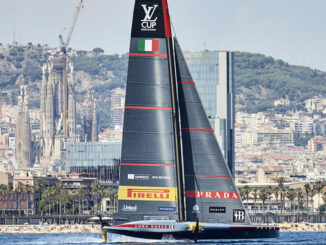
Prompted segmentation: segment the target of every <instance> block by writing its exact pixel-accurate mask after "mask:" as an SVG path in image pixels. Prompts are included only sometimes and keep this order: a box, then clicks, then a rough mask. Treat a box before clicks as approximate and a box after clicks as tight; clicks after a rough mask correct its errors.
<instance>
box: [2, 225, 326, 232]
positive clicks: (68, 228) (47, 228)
mask: <svg viewBox="0 0 326 245" xmlns="http://www.w3.org/2000/svg"><path fill="white" fill-rule="evenodd" d="M259 225H271V224H259ZM272 225H274V226H279V227H280V231H281V232H326V224H325V223H287V222H284V223H282V224H276V223H273V224H272ZM100 228H101V226H100V225H97V224H73V225H70V224H69V225H67V224H66V225H51V224H43V225H0V235H3V234H68V233H76V234H78V233H82V234H88V233H92V234H100V232H99V231H100Z"/></svg>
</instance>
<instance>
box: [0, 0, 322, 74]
mask: <svg viewBox="0 0 326 245" xmlns="http://www.w3.org/2000/svg"><path fill="white" fill-rule="evenodd" d="M77 3H78V1H77V0H74V1H69V2H67V1H63V0H57V1H55V2H54V1H40V0H31V1H28V2H25V1H22V0H11V1H8V0H0V6H2V8H1V9H0V36H1V37H2V38H1V42H3V43H12V42H13V40H14V32H15V40H16V41H18V42H19V43H27V42H33V43H42V44H43V43H47V44H49V45H50V46H51V47H57V46H59V40H58V35H59V34H63V36H64V37H65V36H66V35H67V29H69V26H70V24H71V22H72V18H73V14H74V10H75V7H76V6H77ZM295 3H296V4H295V6H293V2H292V1H285V2H284V1H280V0H277V1H273V2H267V1H258V0H251V1H246V3H244V2H243V1H239V0H231V1H227V2H223V1H216V0H206V1H205V4H203V3H202V2H199V1H198V0H187V1H186V0H178V1H170V2H169V4H170V9H171V18H172V22H173V25H174V27H175V31H176V33H177V36H178V38H179V41H180V43H181V44H182V46H183V47H184V49H186V50H190V51H198V50H202V49H204V48H207V49H210V50H230V51H248V52H256V53H262V54H265V55H268V56H272V57H274V58H276V59H283V60H284V61H286V62H289V63H290V64H295V65H304V66H310V67H312V68H317V69H320V70H323V71H326V63H325V62H324V60H323V56H325V55H326V48H325V47H324V43H325V41H326V34H324V33H323V32H321V31H319V30H320V29H322V23H324V22H325V18H326V17H325V16H324V14H323V9H325V7H326V3H325V2H323V1H321V0H318V1H317V0H316V1H314V4H311V3H310V2H307V1H296V2H295ZM132 8H133V1H128V0H124V1H121V2H113V1H107V0H94V1H84V8H83V9H82V10H81V12H80V16H79V19H78V21H77V24H76V28H75V31H74V34H73V36H72V39H71V47H72V48H74V49H83V50H90V49H93V48H95V47H101V48H103V49H104V50H105V52H106V53H107V54H112V53H125V52H127V50H128V47H129V36H130V23H131V15H132ZM35 10H36V11H35ZM13 13H15V14H13ZM58 13H60V15H59V14H58ZM196 15H198V16H200V18H198V19H194V18H193V16H196ZM190 20H191V21H190ZM112 23H114V24H113V25H112ZM64 28H65V30H64ZM14 29H15V31H14ZM194 29H195V30H196V33H193V30H194Z"/></svg>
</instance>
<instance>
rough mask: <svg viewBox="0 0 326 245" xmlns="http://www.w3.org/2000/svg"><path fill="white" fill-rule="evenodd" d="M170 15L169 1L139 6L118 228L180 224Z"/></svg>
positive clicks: (139, 1) (149, 0)
mask: <svg viewBox="0 0 326 245" xmlns="http://www.w3.org/2000/svg"><path fill="white" fill-rule="evenodd" d="M167 11H168V10H167V3H166V0H136V3H135V8H134V17H133V25H132V33H131V43H130V53H129V65H128V78H127V91H126V101H125V114H124V126H123V140H122V154H121V164H120V166H121V168H120V186H119V194H118V200H119V201H118V214H117V216H116V217H115V220H116V223H121V222H130V221H137V220H144V219H174V220H176V219H178V216H177V215H178V211H177V209H178V204H177V201H178V197H177V178H176V167H177V166H176V162H177V160H176V158H177V157H176V150H175V149H176V148H175V146H176V144H175V134H174V131H175V128H174V124H173V109H174V105H173V100H172V93H171V89H173V88H172V86H171V69H169V68H170V67H171V61H170V60H171V57H170V56H169V52H168V51H169V48H170V47H169V42H168V39H170V38H171V29H170V22H169V16H168V12H167ZM170 43H171V44H172V42H171V41H170ZM170 53H171V52H170Z"/></svg>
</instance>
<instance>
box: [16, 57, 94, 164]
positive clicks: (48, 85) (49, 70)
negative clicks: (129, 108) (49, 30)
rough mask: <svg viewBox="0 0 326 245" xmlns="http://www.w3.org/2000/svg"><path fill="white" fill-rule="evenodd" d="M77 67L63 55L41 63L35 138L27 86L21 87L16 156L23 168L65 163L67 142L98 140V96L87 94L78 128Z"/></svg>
mask: <svg viewBox="0 0 326 245" xmlns="http://www.w3.org/2000/svg"><path fill="white" fill-rule="evenodd" d="M74 79H75V78H74V67H73V65H72V64H71V63H70V64H69V65H68V66H67V65H66V60H63V58H62V57H59V58H54V57H52V59H50V60H49V63H48V64H44V65H43V67H42V84H41V87H40V132H39V135H38V136H37V137H35V138H34V139H32V137H31V129H30V122H29V121H30V119H29V111H28V107H27V103H28V99H27V98H28V96H27V93H26V91H27V90H26V86H23V87H21V91H20V97H19V108H18V115H17V120H16V131H15V156H16V162H17V166H18V168H20V169H24V168H29V167H32V166H33V165H34V164H37V165H39V166H40V167H42V168H43V169H44V170H51V169H52V168H53V166H55V165H56V164H57V163H62V162H63V158H64V151H65V143H66V142H81V141H88V142H89V141H92V142H95V141H98V129H97V118H96V100H95V99H94V96H93V94H92V93H91V92H89V94H88V96H87V97H86V98H85V102H84V107H85V109H84V111H83V112H82V114H84V115H83V118H82V123H81V124H82V129H81V130H80V131H78V132H77V130H76V100H75V92H74Z"/></svg>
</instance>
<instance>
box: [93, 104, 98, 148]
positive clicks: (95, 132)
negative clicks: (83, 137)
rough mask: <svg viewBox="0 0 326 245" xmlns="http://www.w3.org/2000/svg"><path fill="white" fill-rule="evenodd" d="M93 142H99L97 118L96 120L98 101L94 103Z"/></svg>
mask: <svg viewBox="0 0 326 245" xmlns="http://www.w3.org/2000/svg"><path fill="white" fill-rule="evenodd" d="M91 141H92V142H97V141H98V131H97V118H96V100H95V99H94V102H93V122H92V139H91Z"/></svg>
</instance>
